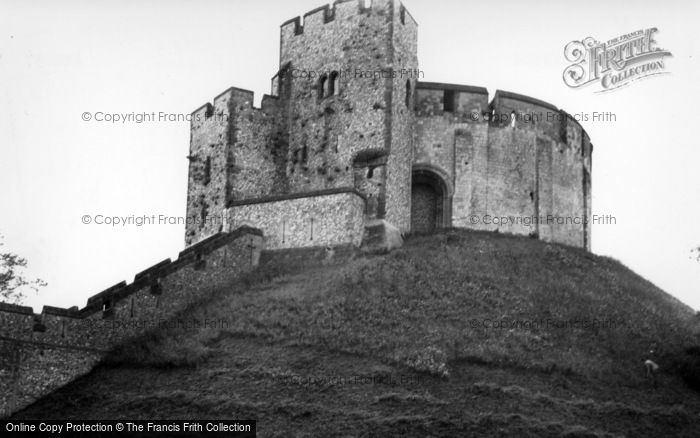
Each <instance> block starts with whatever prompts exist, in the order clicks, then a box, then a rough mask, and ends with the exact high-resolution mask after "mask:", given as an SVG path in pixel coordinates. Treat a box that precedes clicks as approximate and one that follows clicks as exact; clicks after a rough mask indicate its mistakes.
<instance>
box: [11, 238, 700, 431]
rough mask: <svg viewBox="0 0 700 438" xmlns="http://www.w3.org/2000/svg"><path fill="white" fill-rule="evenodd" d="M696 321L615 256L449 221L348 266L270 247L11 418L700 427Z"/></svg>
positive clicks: (285, 427)
mask: <svg viewBox="0 0 700 438" xmlns="http://www.w3.org/2000/svg"><path fill="white" fill-rule="evenodd" d="M696 324H697V321H696V320H695V319H694V314H693V312H692V311H691V309H689V308H688V307H686V306H684V305H683V304H682V303H680V302H678V301H677V300H675V299H674V298H672V297H671V296H669V295H667V294H666V293H664V292H663V291H661V290H659V289H658V288H656V287H655V286H654V285H652V284H651V283H649V282H648V281H646V280H644V279H642V278H641V277H639V276H638V275H636V274H635V273H633V272H632V271H630V270H629V269H627V268H625V267H624V266H623V265H621V264H620V263H618V262H616V261H614V260H612V259H609V258H604V257H598V256H594V255H591V254H588V253H586V252H585V251H582V250H579V249H575V248H570V247H565V246H561V245H556V244H547V243H544V242H541V241H538V240H532V239H528V238H523V237H512V236H504V235H499V234H494V233H480V232H467V231H455V230H451V231H446V232H443V233H440V234H437V235H432V236H416V237H412V238H410V239H408V241H407V244H406V246H405V247H404V248H402V249H400V250H396V251H394V252H392V253H390V254H387V255H377V256H366V257H360V256H357V257H353V258H352V259H351V260H349V261H347V262H342V263H337V262H336V263H332V262H327V263H325V264H323V265H320V266H316V267H306V268H301V267H300V266H299V265H296V264H284V263H282V262H280V261H279V260H277V261H275V260H273V261H271V262H269V263H267V264H265V265H264V266H261V268H260V269H259V270H258V271H256V272H254V273H253V275H250V276H247V277H246V278H244V279H242V280H241V281H240V282H237V283H236V284H231V285H230V287H228V288H225V289H223V290H220V291H218V292H217V294H216V296H214V297H211V298H210V299H207V300H206V301H203V302H202V303H200V304H198V305H197V306H194V307H193V308H191V309H189V310H188V311H187V312H184V313H183V315H182V316H181V318H179V319H176V320H173V321H171V322H170V323H169V324H168V327H167V328H163V329H162V330H160V331H158V332H154V333H152V334H150V335H149V336H147V337H145V338H143V339H141V340H139V341H138V342H134V343H131V344H129V345H125V346H124V347H123V348H120V349H119V350H118V351H115V352H114V354H113V355H112V356H111V357H110V358H109V360H108V361H106V362H105V363H104V364H103V365H101V366H100V367H99V368H97V369H96V370H94V371H93V372H92V373H91V374H89V375H88V376H86V377H84V378H82V379H79V380H78V381H76V382H74V383H73V384H71V385H69V386H67V387H65V388H63V389H61V390H59V391H57V392H55V393H54V394H52V395H50V396H48V397H46V398H44V399H42V400H40V401H39V402H37V403H35V404H34V405H32V406H30V407H29V408H27V409H25V410H24V411H22V412H19V413H17V414H16V415H15V416H14V419H29V418H47V417H50V418H57V419H60V418H68V417H71V418H86V419H111V418H134V419H136V418H138V419H148V418H180V419H192V418H202V419H205V418H217V419H218V418H239V419H257V420H258V430H259V436H392V435H394V436H470V434H476V435H478V436H537V437H543V436H581V437H583V436H659V435H662V436H663V435H666V436H700V393H699V392H697V391H694V390H692V389H691V388H690V387H689V386H688V381H687V379H686V380H684V379H683V378H682V377H681V371H682V369H680V368H679V366H680V365H681V364H682V363H683V362H685V361H687V360H688V359H689V357H687V356H688V355H687V354H686V353H685V351H686V350H687V349H688V347H690V346H692V345H697V344H700V342H698V340H697V337H696V334H695V332H697V329H696ZM651 350H653V352H651ZM691 351H692V350H691ZM647 358H651V359H653V360H654V361H656V362H657V363H659V364H660V366H661V370H660V373H659V375H658V379H657V382H656V385H654V384H653V383H652V382H651V381H650V380H648V379H647V378H646V377H645V372H644V367H643V362H644V360H645V359H647ZM686 377H687V376H686Z"/></svg>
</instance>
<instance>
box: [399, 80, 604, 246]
mask: <svg viewBox="0 0 700 438" xmlns="http://www.w3.org/2000/svg"><path fill="white" fill-rule="evenodd" d="M447 99H449V102H446V100H447ZM487 99H488V94H487V91H486V90H485V89H483V88H478V87H469V86H462V85H452V84H436V83H419V84H418V85H417V93H416V125H415V130H414V154H413V155H414V159H413V166H414V169H427V170H428V171H432V172H433V173H434V174H435V175H437V176H438V177H439V178H441V179H443V180H444V181H445V184H446V186H447V187H448V190H447V192H448V195H449V196H452V200H451V202H452V203H451V205H452V211H451V213H452V218H451V223H450V225H452V226H458V227H467V228H474V229H486V230H499V231H503V232H510V233H516V234H532V235H537V236H539V237H540V238H542V239H544V240H552V241H557V242H561V243H566V244H570V245H574V246H582V247H585V248H588V249H590V226H589V224H588V221H590V217H591V198H590V193H591V192H590V187H591V155H592V145H591V144H590V140H589V138H588V135H587V134H586V133H585V131H584V130H583V128H582V127H581V126H580V125H579V124H578V122H576V121H575V120H574V119H573V118H572V117H570V116H568V114H566V113H565V112H564V111H562V110H559V109H557V108H556V107H554V106H553V105H550V104H548V103H546V102H543V101H540V100H537V99H533V98H530V97H527V96H522V95H518V94H515V93H508V92H504V91H500V90H499V91H497V92H496V94H495V96H494V98H493V100H492V101H491V103H490V104H489V103H488V100H487ZM501 218H505V219H506V220H505V221H502V220H501Z"/></svg>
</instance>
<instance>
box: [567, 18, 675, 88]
mask: <svg viewBox="0 0 700 438" xmlns="http://www.w3.org/2000/svg"><path fill="white" fill-rule="evenodd" d="M657 31H658V29H657V28H655V27H652V28H649V29H642V30H637V31H635V32H632V33H628V34H624V35H620V36H619V37H616V38H613V39H610V40H608V41H606V42H600V41H597V40H595V39H594V38H592V37H588V38H584V39H583V40H580V41H576V40H575V41H571V42H570V43H569V44H567V45H566V47H565V48H564V56H565V57H566V60H567V61H569V62H571V63H572V64H571V65H569V66H568V67H566V69H564V83H565V84H566V85H568V86H569V87H571V88H581V87H584V86H587V85H593V84H597V85H598V86H599V87H600V89H599V90H598V91H596V93H603V92H607V91H612V90H617V89H619V88H621V87H624V86H626V85H629V84H630V83H631V82H634V81H637V80H639V79H642V78H646V77H649V76H654V75H660V74H666V73H668V71H666V65H665V63H664V57H666V56H669V57H670V56H672V54H671V52H669V51H668V50H665V49H662V48H659V47H657V44H656V41H655V40H654V34H655V33H656V32H657Z"/></svg>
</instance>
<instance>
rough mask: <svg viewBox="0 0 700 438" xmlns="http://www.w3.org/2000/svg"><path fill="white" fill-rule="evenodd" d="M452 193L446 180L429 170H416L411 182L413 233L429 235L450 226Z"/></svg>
mask: <svg viewBox="0 0 700 438" xmlns="http://www.w3.org/2000/svg"><path fill="white" fill-rule="evenodd" d="M450 204H451V202H450V193H449V188H448V186H447V184H446V183H445V180H444V179H443V178H442V177H441V176H440V175H438V174H437V172H435V171H433V170H430V169H428V168H414V170H413V180H412V182H411V231H412V232H417V233H427V232H431V231H434V230H435V229H436V228H443V227H449V226H450V219H451V213H450Z"/></svg>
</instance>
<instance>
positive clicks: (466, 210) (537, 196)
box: [186, 0, 592, 248]
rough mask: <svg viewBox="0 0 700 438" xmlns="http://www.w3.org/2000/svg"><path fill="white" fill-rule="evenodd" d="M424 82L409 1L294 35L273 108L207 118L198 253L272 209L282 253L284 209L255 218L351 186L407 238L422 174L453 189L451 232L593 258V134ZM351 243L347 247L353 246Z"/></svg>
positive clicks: (195, 128)
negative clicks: (280, 200)
mask: <svg viewBox="0 0 700 438" xmlns="http://www.w3.org/2000/svg"><path fill="white" fill-rule="evenodd" d="M411 72H415V75H413V76H411V75H410V74H411ZM420 74H421V72H420V70H418V59H417V24H416V21H415V20H414V19H413V17H412V16H411V14H410V13H409V12H408V11H407V10H406V8H405V7H404V6H403V5H402V4H401V3H400V2H398V1H397V0H374V1H372V2H371V3H369V4H366V3H365V2H364V1H361V0H360V1H355V0H341V1H336V2H335V3H333V4H332V5H326V6H322V7H320V8H316V9H314V10H312V11H309V12H307V13H306V14H304V15H303V16H302V17H296V18H293V19H291V20H288V21H286V22H285V23H283V24H282V25H281V26H280V64H279V70H278V72H277V74H276V75H275V76H274V77H273V81H272V84H273V90H272V95H271V96H267V95H266V96H264V98H263V101H262V105H261V108H260V109H257V108H254V107H253V106H252V102H253V98H254V96H253V93H252V92H250V91H246V90H240V89H237V88H231V89H229V90H227V91H226V92H224V93H222V94H221V95H220V96H218V97H216V98H215V99H214V102H213V104H207V105H205V106H204V107H202V108H200V109H199V110H197V111H195V113H193V115H196V116H197V117H195V118H193V122H192V139H191V152H190V180H189V191H188V218H189V219H190V220H192V221H193V223H192V224H191V225H188V228H187V236H186V243H188V244H189V243H192V242H196V241H198V240H200V239H203V238H205V237H206V236H208V235H210V234H212V233H215V232H217V231H220V230H222V229H229V228H227V227H231V226H235V224H233V225H226V224H224V223H223V222H224V220H225V219H226V218H227V217H228V216H227V215H225V214H224V212H225V211H227V209H229V211H235V212H236V214H239V213H240V214H241V215H242V216H240V217H239V218H238V219H240V220H243V219H245V221H246V222H245V223H249V224H251V225H255V226H257V225H258V224H256V223H255V222H254V220H253V219H251V218H253V217H258V216H260V215H261V213H260V211H263V210H264V211H265V214H264V215H265V216H267V217H268V219H264V218H262V217H261V216H260V217H261V219H260V220H264V221H265V225H264V228H265V229H266V231H269V232H270V233H271V234H270V237H269V238H270V239H271V241H274V240H275V239H276V237H272V236H273V235H274V236H277V235H278V234H279V232H280V231H279V228H280V227H282V228H283V229H285V230H286V228H285V227H286V224H287V223H286V220H287V219H282V218H281V215H284V213H279V214H278V213H275V212H273V211H271V210H270V209H271V208H272V207H273V206H275V205H277V204H271V203H270V202H266V204H270V205H266V206H265V207H262V206H257V207H252V206H251V207H246V208H245V209H244V208H241V206H242V205H245V204H251V205H253V204H256V205H257V204H258V203H259V202H258V200H260V199H268V198H270V197H279V196H283V197H284V196H292V195H293V196H294V197H296V198H298V197H300V196H301V195H302V194H304V193H307V194H311V193H315V192H318V191H324V190H336V189H342V188H347V187H352V188H354V190H356V191H357V192H358V193H360V194H361V195H362V196H363V197H364V198H365V199H366V201H367V206H366V209H365V219H367V220H374V219H384V220H386V221H387V222H389V223H391V224H392V225H393V226H395V227H397V228H398V229H399V230H400V231H401V232H407V231H409V230H410V229H411V216H412V206H411V202H412V199H411V197H412V193H411V185H412V181H414V178H415V177H416V176H417V175H418V174H419V175H418V177H419V178H418V179H417V180H418V181H420V182H421V183H426V184H428V185H429V184H430V182H429V180H430V178H431V177H430V175H434V179H435V180H436V181H439V184H438V185H440V186H441V188H440V190H441V195H440V196H438V197H436V199H439V200H440V202H444V205H442V206H440V207H439V208H437V209H436V211H437V213H436V215H438V216H439V218H438V220H435V221H433V222H435V223H436V224H438V226H458V227H469V228H477V229H487V230H500V231H504V232H511V233H517V234H532V235H537V236H540V237H541V238H543V239H545V240H555V241H558V242H564V243H567V244H571V245H576V246H583V247H586V248H590V226H589V224H588V223H587V221H589V220H590V216H591V196H590V193H591V153H592V146H591V144H590V140H589V139H588V136H587V135H586V133H585V131H584V130H583V129H582V128H581V126H580V125H579V124H578V123H577V122H576V121H575V120H574V119H573V118H571V117H569V116H568V115H567V114H566V113H565V112H564V111H562V110H559V109H557V108H556V107H555V106H553V105H550V104H548V103H546V102H543V101H541V100H538V99H533V98H531V97H527V96H523V95H519V94H515V93H509V92H505V91H500V90H499V91H497V92H496V94H495V95H494V97H493V100H492V101H491V102H489V100H488V92H487V91H486V89H485V88H482V87H473V86H466V85H454V84H440V83H432V82H423V81H418V80H417V79H418V76H419V75H420ZM416 75H417V76H416ZM443 186H444V187H443ZM428 191H429V190H428ZM428 191H426V192H425V194H428ZM431 196H432V195H431ZM426 199H428V198H426ZM431 199H432V198H431ZM430 202H432V201H430ZM299 203H300V202H299V201H297V202H296V204H295V205H298V204H299ZM280 205H285V206H286V205H287V204H280ZM234 207H235V208H234ZM413 210H414V209H413ZM502 219H505V221H503V220H502ZM270 221H272V222H274V224H273V223H269V222H270ZM279 221H282V222H279ZM309 221H310V219H309ZM424 222H425V221H424ZM427 222H430V221H427ZM427 222H426V223H427ZM273 225H274V226H273ZM299 226H301V225H299ZM309 227H310V225H309ZM341 229H342V227H339V228H337V230H341ZM346 231H347V230H345V231H339V232H341V235H339V236H338V239H341V240H343V241H348V240H352V239H350V238H349V237H348V236H347V235H346V234H343V233H346ZM280 239H282V240H284V242H282V240H280V241H279V242H278V243H275V245H282V243H284V245H285V246H287V245H290V243H289V242H288V241H287V239H286V235H285V236H281V235H280ZM326 240H329V241H331V240H332V239H326ZM302 241H303V239H302V240H301V241H300V242H302ZM303 242H304V243H303V245H308V242H305V241H303Z"/></svg>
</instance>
